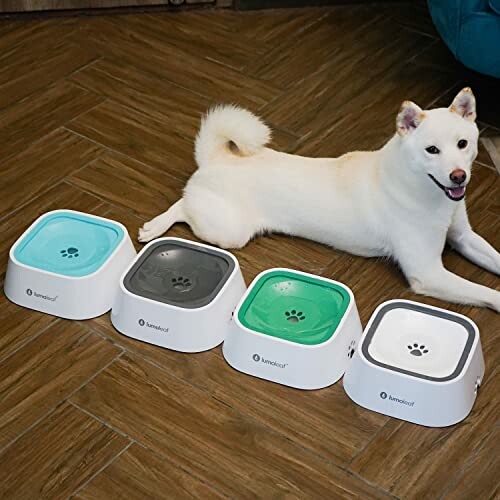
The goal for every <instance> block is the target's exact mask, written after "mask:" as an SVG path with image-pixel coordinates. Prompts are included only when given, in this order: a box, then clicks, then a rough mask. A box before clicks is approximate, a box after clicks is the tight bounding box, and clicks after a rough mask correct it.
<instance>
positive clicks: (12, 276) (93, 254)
mask: <svg viewBox="0 0 500 500" xmlns="http://www.w3.org/2000/svg"><path fill="white" fill-rule="evenodd" d="M134 257H135V250H134V248H133V245H132V242H131V241H130V237H129V236H128V233H127V230H126V229H125V227H124V226H123V225H122V224H120V223H118V222H115V221H112V220H109V219H105V218H102V217H97V216H94V215H89V214H84V213H81V212H75V211H72V210H56V211H53V212H48V213H46V214H44V215H42V216H41V217H40V218H38V219H37V220H36V221H35V222H34V223H33V224H32V225H31V226H30V227H29V228H28V230H27V231H26V232H25V233H24V234H23V235H22V236H21V237H20V238H19V239H18V241H17V242H16V243H15V244H14V246H13V247H12V249H11V252H10V259H9V266H8V269H7V278H6V282H5V292H6V295H7V297H9V298H10V299H11V300H12V301H13V302H16V303H18V304H21V305H24V306H27V307H30V308H33V309H37V310H42V311H45V312H50V313H52V314H55V315H57V316H61V317H71V318H73V316H74V315H77V316H78V317H79V318H82V317H83V316H82V314H83V315H84V316H85V317H89V316H88V314H92V315H93V316H97V315H99V314H102V313H103V312H106V311H107V310H109V309H110V308H111V305H112V304H111V302H110V301H111V300H112V297H113V296H114V292H115V291H116V288H117V286H118V280H119V277H120V274H121V272H122V271H123V270H124V268H125V267H126V265H127V264H128V263H129V262H130V261H131V260H132V259H133V258H134ZM111 291H113V293H111ZM54 297H57V298H54ZM84 311H88V312H84ZM96 311H97V312H98V313H96ZM100 311H102V312H100ZM93 316H90V317H93Z"/></svg>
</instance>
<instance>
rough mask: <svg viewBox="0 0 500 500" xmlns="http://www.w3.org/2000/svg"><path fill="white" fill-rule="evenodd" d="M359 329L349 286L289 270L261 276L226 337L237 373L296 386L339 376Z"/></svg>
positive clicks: (325, 382) (310, 385)
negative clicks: (240, 372)
mask: <svg viewBox="0 0 500 500" xmlns="http://www.w3.org/2000/svg"><path fill="white" fill-rule="evenodd" d="M361 332H362V328H361V323H360V320H359V316H358V311H357V309H356V304H355V302H354V296H353V294H352V292H351V290H350V289H349V288H347V287H346V286H345V285H343V284H342V283H338V282H336V281H332V280H329V279H326V278H321V277H319V276H315V275H312V274H307V273H303V272H299V271H293V270H290V269H269V270H267V271H264V272H263V273H261V274H259V275H258V276H257V277H256V278H255V280H254V281H253V282H252V284H251V285H250V287H249V288H248V290H247V292H246V294H245V295H244V296H243V298H242V299H241V301H240V303H239V304H238V307H237V308H236V311H235V314H234V318H233V322H232V327H231V330H230V332H229V334H228V336H227V338H226V340H225V341H224V345H223V353H224V357H225V358H226V361H227V362H228V363H229V364H230V365H231V366H232V367H233V368H236V369H237V370H239V371H242V372H244V373H247V374H249V375H253V376H255V377H260V378H263V379H266V380H270V381H272V382H277V383H279V384H283V385H287V386H290V387H295V388H298V389H320V388H322V387H327V386H329V385H331V384H333V383H334V382H336V381H337V380H339V379H340V377H342V375H343V373H344V371H345V369H346V367H347V365H348V364H349V362H350V361H351V357H352V355H353V354H354V346H355V344H356V341H357V340H358V339H359V337H360V336H361Z"/></svg>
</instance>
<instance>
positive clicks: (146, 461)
mask: <svg viewBox="0 0 500 500" xmlns="http://www.w3.org/2000/svg"><path fill="white" fill-rule="evenodd" d="M167 497H169V498H203V499H207V500H212V499H216V498H225V497H224V496H223V495H222V494H220V493H218V492H217V491H216V490H214V489H213V488H211V487H210V486H209V485H207V484H205V483H203V482H201V481H199V480H198V479H196V478H194V477H193V476H191V475H190V474H188V473H186V472H184V471H183V470H181V469H180V468H179V467H176V466H175V465H174V464H172V462H170V461H168V460H166V459H165V458H163V457H160V456H159V455H157V454H156V453H153V452H152V451H149V450H146V449H144V448H143V447H142V446H138V445H136V444H133V445H132V446H131V447H130V448H129V449H128V450H127V451H126V452H125V453H123V454H122V455H120V457H119V458H118V459H117V460H116V461H115V462H113V463H112V464H111V465H110V466H108V467H106V469H104V470H103V471H102V472H101V473H100V474H99V475H98V476H97V477H96V478H95V479H94V480H92V481H91V482H90V483H89V484H88V485H87V486H85V488H83V489H82V490H81V491H80V492H79V493H78V498H81V499H82V500H83V499H85V500H98V499H102V500H108V499H110V498H113V499H123V500H142V499H146V498H167Z"/></svg>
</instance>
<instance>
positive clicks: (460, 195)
mask: <svg viewBox="0 0 500 500" xmlns="http://www.w3.org/2000/svg"><path fill="white" fill-rule="evenodd" d="M427 175H428V176H429V177H430V178H431V179H432V180H433V181H434V183H435V184H436V186H438V187H439V188H440V189H441V190H442V191H443V192H444V194H445V195H446V196H447V197H448V198H449V199H450V200H452V201H460V200H463V199H464V197H465V186H457V187H454V188H450V187H446V186H443V185H442V184H441V183H440V182H439V181H438V180H437V179H436V178H435V177H434V176H433V175H431V174H427Z"/></svg>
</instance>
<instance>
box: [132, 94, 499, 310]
mask: <svg viewBox="0 0 500 500" xmlns="http://www.w3.org/2000/svg"><path fill="white" fill-rule="evenodd" d="M475 119H476V104H475V98H474V95H473V94H472V91H471V90H470V89H469V88H466V89H463V90H462V91H461V92H460V93H459V94H458V95H457V96H456V97H455V99H454V101H453V103H452V104H451V106H450V107H449V108H438V109H433V110H426V111H423V110H422V109H421V108H419V107H418V106H417V105H416V104H414V103H413V102H410V101H405V102H404V103H403V104H402V106H401V109H400V111H399V114H398V115H397V119H396V129H397V133H396V134H395V135H394V136H393V137H392V138H391V139H390V140H389V142H387V143H386V144H385V145H384V146H383V147H382V148H381V149H379V150H378V151H370V152H354V153H348V154H345V155H343V156H341V157H339V158H305V157H301V156H296V155H290V154H286V153H281V152H278V151H274V150H272V149H269V148H266V147H265V145H266V143H267V142H268V141H269V138H270V131H269V128H268V127H267V126H266V125H265V124H264V123H263V122H262V121H261V120H260V119H259V118H257V117H256V116H254V115H253V114H252V113H250V112H249V111H246V110H244V109H240V108H237V107H234V106H223V107H216V108H214V109H212V110H211V111H209V112H208V114H207V115H206V116H205V117H204V118H203V120H202V123H201V128H200V131H199V134H198V137H197V139H196V146H195V157H196V162H197V164H198V167H199V169H198V170H197V171H196V172H195V173H194V174H193V176H192V177H191V178H190V179H189V181H188V183H187V185H186V187H185V189H184V196H183V197H182V199H181V200H179V201H177V202H176V203H175V204H174V205H172V206H171V207H170V209H169V210H168V211H167V212H165V213H163V214H161V215H159V216H158V217H155V218H154V219H153V220H151V221H150V222H147V223H146V224H144V227H143V228H142V229H140V231H139V240H140V241H142V242H145V241H149V240H152V239H153V238H156V237H158V236H160V235H161V234H163V233H164V232H165V231H166V230H167V229H168V228H169V227H170V226H171V225H172V224H174V223H175V222H181V221H182V222H187V223H188V224H189V225H190V226H191V228H192V230H193V231H194V233H195V234H196V235H197V236H198V237H199V238H201V239H203V240H206V241H208V242H210V243H213V244H215V245H218V246H220V247H222V248H241V247H243V246H244V245H245V244H246V243H247V242H248V241H249V240H250V239H251V238H252V237H253V236H255V235H257V234H260V233H264V232H267V231H276V232H280V233H287V234H292V235H296V236H301V237H304V238H309V239H312V240H316V241H319V242H322V243H325V244H327V245H331V246H334V247H336V248H339V249H341V250H345V251H348V252H351V253H353V254H356V255H362V256H365V257H375V256H389V257H393V258H394V259H395V260H396V261H397V262H398V263H399V265H400V266H401V269H402V270H403V272H404V274H405V275H406V277H407V279H408V281H409V282H410V285H411V287H412V289H413V290H414V291H415V292H416V293H420V294H424V295H430V296H433V297H437V298H440V299H445V300H449V301H452V302H458V303H463V304H473V305H477V306H485V307H490V308H492V309H494V310H495V311H497V312H500V292H499V291H496V290H492V289H490V288H487V287H485V286H482V285H479V284H476V283H472V282H470V281H468V280H466V279H464V278H461V277H459V276H457V275H455V274H453V273H451V272H450V271H447V270H446V269H445V268H444V267H443V264H442V260H441V254H442V252H443V248H444V245H445V242H446V241H448V242H449V243H450V245H451V246H453V247H454V248H455V249H456V250H458V251H459V252H460V253H462V254H463V255H464V256H465V257H467V258H468V259H470V260H471V261H473V262H474V263H476V264H478V265H479V266H482V267H484V268H485V269H487V270H488V271H491V272H493V273H496V274H500V254H499V253H498V252H497V251H496V250H495V249H494V248H493V247H492V246H491V245H489V244H488V243H487V242H486V241H485V240H484V239H483V238H482V237H481V236H479V235H478V234H476V233H475V232H474V231H473V230H472V229H471V226H470V224H469V221H468V218H467V212H466V208H465V200H464V196H465V191H466V187H467V184H468V183H469V181H470V177H471V166H472V162H473V161H474V159H475V158H476V155H477V142H478V135H479V133H478V129H477V126H476V123H475Z"/></svg>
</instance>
